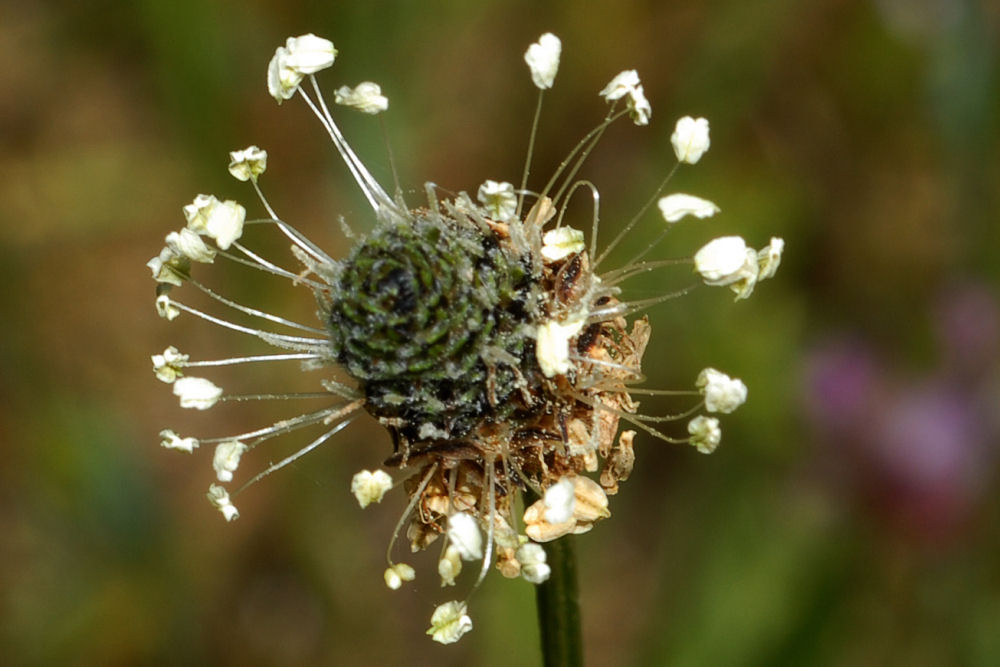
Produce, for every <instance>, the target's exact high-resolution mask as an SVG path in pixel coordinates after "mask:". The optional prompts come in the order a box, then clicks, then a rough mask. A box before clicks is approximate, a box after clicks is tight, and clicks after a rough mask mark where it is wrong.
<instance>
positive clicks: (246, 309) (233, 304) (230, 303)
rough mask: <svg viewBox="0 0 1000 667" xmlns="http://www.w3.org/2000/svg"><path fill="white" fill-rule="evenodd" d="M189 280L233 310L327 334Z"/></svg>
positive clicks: (288, 325)
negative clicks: (238, 301) (242, 302)
mask: <svg viewBox="0 0 1000 667" xmlns="http://www.w3.org/2000/svg"><path fill="white" fill-rule="evenodd" d="M188 282H189V283H191V284H192V285H194V286H195V287H197V288H198V289H200V290H201V291H202V292H204V293H205V294H207V295H208V296H210V297H212V298H213V299H215V300H216V301H218V302H219V303H222V304H225V305H227V306H229V307H230V308H232V309H233V310H238V311H240V312H241V313H245V314H247V315H251V316H253V317H259V318H260V319H262V320H267V321H268V322H274V323H275V324H282V325H284V326H286V327H290V328H292V329H299V330H301V331H308V332H310V333H317V334H325V333H326V331H325V330H323V329H317V328H316V327H310V326H308V325H305V324H299V323H298V322H293V321H292V320H286V319H285V318H283V317H278V316H277V315H272V314H271V313H265V312H264V311H262V310H257V309H256V308H250V307H248V306H244V305H242V304H239V303H236V302H235V301H233V300H232V299H227V298H226V297H224V296H222V295H221V294H219V293H218V292H216V291H214V290H212V289H211V288H208V287H206V286H205V285H202V284H201V283H200V282H198V281H197V280H195V279H194V278H189V279H188Z"/></svg>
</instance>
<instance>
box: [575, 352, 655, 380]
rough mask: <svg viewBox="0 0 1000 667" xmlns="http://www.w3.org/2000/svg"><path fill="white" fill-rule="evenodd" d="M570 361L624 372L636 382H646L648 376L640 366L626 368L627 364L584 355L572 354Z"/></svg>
mask: <svg viewBox="0 0 1000 667" xmlns="http://www.w3.org/2000/svg"><path fill="white" fill-rule="evenodd" d="M569 358H570V359H573V360H575V361H579V362H583V363H587V364H594V365H595V366H604V367H605V368H613V369H614V370H616V371H624V372H626V373H628V374H629V375H631V376H633V377H634V378H635V381H636V382H644V381H645V379H646V376H645V375H643V373H642V369H641V368H639V367H638V366H626V365H625V364H619V363H615V362H614V361H605V360H603V359H594V358H593V357H588V356H585V355H582V354H577V353H575V352H570V355H569Z"/></svg>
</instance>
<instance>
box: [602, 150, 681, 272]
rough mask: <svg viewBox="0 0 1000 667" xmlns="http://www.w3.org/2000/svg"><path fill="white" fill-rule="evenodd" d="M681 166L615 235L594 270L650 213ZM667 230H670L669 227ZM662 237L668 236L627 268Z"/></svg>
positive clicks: (665, 179)
mask: <svg viewBox="0 0 1000 667" xmlns="http://www.w3.org/2000/svg"><path fill="white" fill-rule="evenodd" d="M679 164H680V163H679V162H677V163H674V166H673V167H672V168H671V169H670V171H669V172H667V175H666V177H664V179H663V180H662V181H660V185H659V187H657V188H656V190H654V191H653V196H652V197H650V198H649V200H648V201H647V202H646V203H645V204H643V205H642V208H640V209H639V211H638V213H636V214H635V215H634V216H632V219H631V220H629V222H628V224H627V225H625V226H624V227H623V228H622V230H621V231H620V232H618V234H616V235H615V238H614V239H612V241H611V243H609V244H608V247H606V248H605V249H604V251H603V252H601V255H600V256H599V257H598V258H597V259H595V260H594V269H597V266H598V265H599V264H600V263H601V262H602V261H604V258H605V257H607V256H608V253H610V252H611V251H612V250H614V249H615V246H617V245H618V244H619V243H621V241H622V239H624V238H625V235H626V234H628V233H629V232H630V231H632V228H633V227H635V225H636V223H637V222H639V218H641V217H642V216H643V215H645V214H646V211H648V210H649V207H650V206H652V205H653V202H655V201H656V200H657V198H658V197H659V196H660V194H661V193H662V192H663V188H665V187H667V183H669V182H670V179H671V178H673V176H674V174H675V173H676V172H677V167H678V165H679ZM667 229H669V227H668V228H667ZM662 236H666V232H664V233H663V234H662V235H661V238H658V239H657V240H656V242H655V243H653V244H651V245H650V246H649V247H648V248H646V249H645V250H644V251H642V253H640V254H639V255H638V256H636V257H635V258H633V259H632V261H631V262H627V263H626V266H627V265H628V264H631V263H633V262H635V261H638V260H639V259H641V258H642V257H644V256H645V255H646V253H647V252H649V251H650V250H652V249H653V246H654V245H656V243H659V242H660V241H662V240H663V238H662Z"/></svg>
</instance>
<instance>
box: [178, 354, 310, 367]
mask: <svg viewBox="0 0 1000 667" xmlns="http://www.w3.org/2000/svg"><path fill="white" fill-rule="evenodd" d="M322 358H323V357H322V355H319V354H313V353H310V352H294V353H291V354H258V355H256V356H253V357H231V358H229V359H212V360H207V361H185V362H184V363H182V364H178V365H179V366H183V367H184V368H190V367H194V366H233V365H235V364H249V363H251V362H255V361H291V360H295V359H322Z"/></svg>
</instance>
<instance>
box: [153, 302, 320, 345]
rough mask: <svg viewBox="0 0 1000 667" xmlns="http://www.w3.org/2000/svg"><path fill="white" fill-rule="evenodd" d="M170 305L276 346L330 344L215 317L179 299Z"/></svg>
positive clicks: (316, 339)
mask: <svg viewBox="0 0 1000 667" xmlns="http://www.w3.org/2000/svg"><path fill="white" fill-rule="evenodd" d="M170 305H172V306H174V307H176V308H178V309H180V310H183V311H184V312H186V313H191V314H192V315H195V316H197V317H200V318H201V319H203V320H207V321H209V322H212V323H213V324H218V325H219V326H220V327H224V328H226V329H232V330H233V331H240V332H242V333H246V334H250V335H251V336H256V337H257V338H260V339H262V340H264V341H266V342H268V343H270V344H271V345H274V346H275V347H285V348H287V349H303V348H302V346H303V345H304V346H305V348H304V349H308V350H315V351H321V350H323V349H324V348H325V346H326V345H327V344H328V343H327V341H326V340H324V339H321V338H306V337H303V336H288V335H285V334H276V333H270V332H268V331H260V330H258V329H251V328H250V327H244V326H241V325H239V324H234V323H232V322H229V321H227V320H223V319H221V318H218V317H215V316H214V315H209V314H208V313H203V312H201V311H200V310H198V309H197V308H192V307H191V306H186V305H184V304H183V303H180V302H178V301H174V300H173V299H171V300H170Z"/></svg>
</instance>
